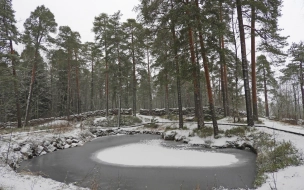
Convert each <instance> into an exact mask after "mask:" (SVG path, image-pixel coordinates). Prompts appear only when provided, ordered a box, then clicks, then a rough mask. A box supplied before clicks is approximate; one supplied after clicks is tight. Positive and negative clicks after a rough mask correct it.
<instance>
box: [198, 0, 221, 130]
mask: <svg viewBox="0 0 304 190" xmlns="http://www.w3.org/2000/svg"><path fill="white" fill-rule="evenodd" d="M195 3H196V7H197V8H198V9H199V6H198V0H195ZM196 21H197V22H198V23H199V24H198V26H199V41H200V46H201V55H202V58H203V65H204V70H205V78H206V86H207V91H208V100H209V109H210V112H211V117H212V124H213V133H214V136H216V135H218V125H217V120H216V115H215V110H214V101H213V96H212V87H211V82H210V73H209V67H208V59H207V55H206V49H205V44H204V40H203V35H202V32H201V30H202V27H201V24H200V20H199V19H198V18H196Z"/></svg>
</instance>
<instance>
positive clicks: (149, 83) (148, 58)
mask: <svg viewBox="0 0 304 190" xmlns="http://www.w3.org/2000/svg"><path fill="white" fill-rule="evenodd" d="M147 61H148V85H149V115H151V114H152V89H151V72H150V57H149V48H148V43H147Z"/></svg>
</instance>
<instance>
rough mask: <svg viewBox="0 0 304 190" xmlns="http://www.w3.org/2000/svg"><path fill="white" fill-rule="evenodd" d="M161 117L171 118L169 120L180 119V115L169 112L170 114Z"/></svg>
mask: <svg viewBox="0 0 304 190" xmlns="http://www.w3.org/2000/svg"><path fill="white" fill-rule="evenodd" d="M160 117H161V118H163V119H169V120H172V121H176V120H178V115H175V114H168V115H163V116H160Z"/></svg>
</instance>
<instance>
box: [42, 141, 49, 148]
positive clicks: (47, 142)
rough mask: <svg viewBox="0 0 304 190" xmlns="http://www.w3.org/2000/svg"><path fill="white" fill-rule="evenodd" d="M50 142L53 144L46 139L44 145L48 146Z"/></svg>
mask: <svg viewBox="0 0 304 190" xmlns="http://www.w3.org/2000/svg"><path fill="white" fill-rule="evenodd" d="M50 144H51V143H50V141H48V140H46V141H44V142H43V145H44V146H46V147H47V146H49V145H50Z"/></svg>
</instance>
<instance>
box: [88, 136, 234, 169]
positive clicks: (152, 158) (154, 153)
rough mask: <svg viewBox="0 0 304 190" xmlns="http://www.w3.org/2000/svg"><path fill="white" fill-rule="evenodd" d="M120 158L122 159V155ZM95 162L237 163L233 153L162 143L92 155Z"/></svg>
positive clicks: (225, 164) (138, 163)
mask: <svg viewBox="0 0 304 190" xmlns="http://www.w3.org/2000/svg"><path fill="white" fill-rule="evenodd" d="M122 155H124V156H122ZM93 158H95V159H96V161H98V160H100V161H102V162H105V163H110V164H118V165H123V166H139V167H140V166H154V167H157V166H161V167H211V166H216V167H218V166H228V165H231V164H235V163H237V162H238V161H239V160H238V159H237V158H236V156H235V155H233V154H227V153H219V152H214V151H210V150H208V151H207V150H193V149H189V146H181V145H180V146H175V147H172V146H166V144H165V142H164V141H163V140H160V139H158V140H144V141H140V142H138V143H132V144H127V145H122V146H116V147H113V148H108V149H104V150H102V151H100V152H97V153H96V154H94V156H93Z"/></svg>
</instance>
